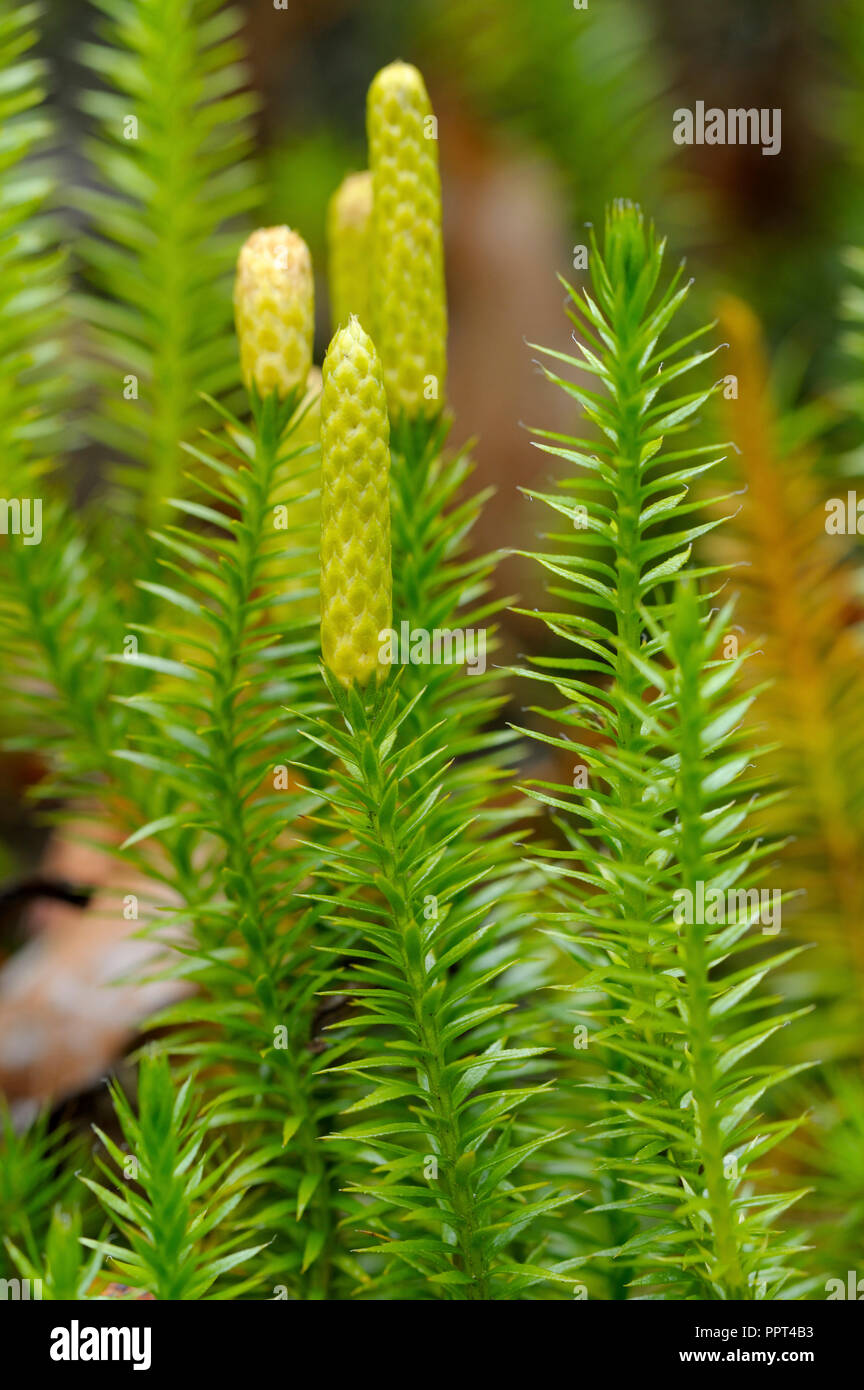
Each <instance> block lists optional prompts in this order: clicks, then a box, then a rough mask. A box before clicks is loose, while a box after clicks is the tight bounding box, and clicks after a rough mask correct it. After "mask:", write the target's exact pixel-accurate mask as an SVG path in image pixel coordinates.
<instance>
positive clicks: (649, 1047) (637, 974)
mask: <svg viewBox="0 0 864 1390" xmlns="http://www.w3.org/2000/svg"><path fill="white" fill-rule="evenodd" d="M662 260H663V246H662V244H659V243H658V242H657V241H656V239H655V237H654V234H653V231H652V230H651V229H650V228H648V227H646V225H645V222H644V220H643V218H642V215H641V213H640V212H639V211H638V209H635V208H632V207H630V206H628V205H624V204H618V205H616V206H614V207H613V208H612V209H611V210H610V213H609V216H608V218H607V224H606V238H605V244H604V247H603V251H602V252H601V250H600V248H599V247H598V246H597V244H596V243H593V244H592V254H591V274H592V282H593V284H592V289H591V291H590V292H589V291H588V290H586V291H584V292H583V293H582V294H578V293H577V292H576V291H575V290H570V295H571V300H572V313H571V317H572V319H573V321H574V324H575V326H576V335H574V336H576V337H577V341H578V344H579V350H580V357H578V358H574V357H570V356H568V355H567V354H563V353H552V354H550V355H551V356H553V357H557V358H558V359H559V360H561V361H564V362H566V363H567V364H568V366H569V367H571V368H572V369H573V370H574V371H584V372H587V373H589V374H590V375H591V376H593V377H594V378H595V380H596V383H597V388H598V389H597V390H589V389H588V388H587V387H584V386H583V385H582V384H581V382H580V383H579V384H576V383H575V382H572V381H570V380H567V379H564V378H561V377H558V376H555V375H553V374H552V373H547V375H549V376H550V379H552V380H553V381H555V382H557V384H558V385H560V386H561V387H562V389H564V390H565V391H567V392H568V394H570V395H572V396H573V397H575V398H576V399H577V400H578V401H579V403H580V404H581V405H582V407H583V411H584V414H585V416H586V417H587V419H588V420H589V421H591V422H592V423H593V424H594V425H596V426H597V427H598V430H599V434H598V436H597V437H591V438H587V437H586V438H581V437H579V438H569V437H564V436H556V435H551V434H548V433H543V432H538V434H540V435H541V439H540V442H539V445H538V447H540V448H542V449H545V450H546V451H547V452H549V453H552V454H555V455H557V456H558V457H559V458H562V459H564V460H565V461H567V462H569V463H573V464H576V465H578V469H579V470H580V471H579V472H578V473H577V475H576V476H574V477H570V478H567V479H565V480H564V482H563V483H562V485H561V491H560V492H558V493H554V494H539V493H532V494H531V495H533V496H535V497H541V498H542V500H543V501H545V502H546V503H547V504H548V505H549V506H551V507H552V508H553V509H554V510H555V511H556V512H558V513H559V514H563V515H564V516H565V517H566V518H567V522H568V529H567V530H566V531H564V532H561V533H558V534H554V535H553V536H551V537H550V538H549V539H550V541H551V542H553V543H554V545H555V549H554V550H552V551H547V552H546V553H543V554H541V555H539V556H538V559H539V560H540V562H541V564H543V566H544V567H545V568H546V569H547V571H549V572H550V573H551V574H552V575H553V576H554V581H553V585H552V587H551V592H552V593H553V595H554V596H555V597H556V598H558V599H559V600H563V603H562V604H561V605H560V606H559V608H558V610H557V611H553V612H551V613H548V614H546V615H544V617H545V621H546V622H547V624H548V626H549V627H550V629H551V630H552V631H553V632H554V633H555V634H556V636H557V637H558V638H559V639H562V640H563V641H564V642H565V643H567V646H568V650H567V654H566V656H565V657H564V658H563V659H562V658H561V657H549V658H540V659H538V660H537V661H536V663H535V666H536V669H535V671H534V676H535V678H536V679H538V680H540V681H541V682H543V683H544V684H546V685H549V686H551V687H552V689H553V690H555V691H557V692H558V693H559V694H560V695H561V696H563V697H564V702H565V703H564V706H563V707H562V708H559V709H554V710H543V711H542V713H543V714H544V715H546V716H547V717H548V718H549V719H550V720H552V721H553V722H554V724H555V726H556V728H555V732H554V733H553V732H550V733H545V732H544V733H541V734H538V735H536V736H537V737H539V738H540V739H541V740H542V741H543V742H546V743H548V744H551V745H552V746H554V747H556V748H558V749H560V750H561V751H562V753H563V754H564V755H565V756H568V757H569V758H570V759H572V768H573V772H574V773H575V772H577V771H579V772H580V774H581V775H580V776H579V777H578V778H577V777H574V778H573V780H572V781H568V782H567V783H566V784H565V785H558V784H555V783H538V784H535V785H534V787H533V794H534V795H536V796H537V797H538V798H539V799H540V800H541V801H543V802H545V803H547V804H548V805H550V806H552V807H553V808H555V809H556V810H557V811H558V812H559V813H562V814H561V826H562V830H563V831H564V833H565V835H566V837H567V839H566V848H563V849H560V850H553V851H551V852H550V853H549V854H548V855H547V856H546V862H547V867H548V872H549V875H550V879H551V883H552V886H553V897H554V900H555V901H556V902H557V904H558V905H559V907H560V908H561V911H560V912H558V913H553V914H552V916H553V920H554V921H555V922H556V924H558V925H560V931H561V934H562V942H563V945H564V948H565V950H566V951H567V952H568V954H570V955H571V956H572V958H573V960H574V961H575V962H576V964H577V971H578V974H577V979H576V981H575V983H574V984H573V985H572V986H571V988H572V989H573V990H574V991H576V993H577V997H579V998H580V999H581V1001H582V1002H581V1008H580V1010H579V1014H580V1016H582V1017H584V1016H585V1015H586V1014H587V1015H588V1016H589V1017H590V1018H592V1019H593V1020H594V1025H593V1026H594V1028H595V1029H596V1033H595V1035H594V1041H593V1043H592V1050H593V1051H594V1055H595V1059H596V1057H597V1056H599V1057H601V1058H603V1059H604V1065H605V1069H606V1083H605V1085H606V1103H605V1107H604V1109H606V1110H607V1112H608V1110H609V1109H610V1108H611V1111H612V1119H611V1122H610V1120H609V1119H608V1117H607V1118H604V1119H601V1120H598V1122H597V1126H596V1138H597V1141H598V1142H600V1143H602V1144H603V1145H604V1150H603V1153H602V1156H601V1158H600V1162H599V1173H600V1175H601V1176H602V1175H603V1174H607V1175H608V1174H610V1173H611V1174H612V1175H613V1176H614V1178H615V1185H614V1187H613V1192H612V1199H611V1200H610V1201H608V1202H606V1203H605V1204H603V1206H602V1208H601V1207H599V1206H598V1208H597V1210H598V1211H599V1210H601V1209H602V1210H604V1211H607V1212H609V1211H610V1210H615V1209H617V1210H619V1211H620V1212H621V1213H623V1214H625V1215H626V1217H627V1225H626V1234H625V1236H624V1237H622V1238H621V1240H622V1243H621V1244H620V1245H619V1247H618V1248H613V1249H612V1250H611V1251H607V1252H606V1255H607V1257H608V1256H611V1258H612V1259H613V1260H619V1261H620V1262H621V1264H622V1266H623V1267H624V1268H625V1269H627V1270H628V1271H629V1275H628V1283H630V1282H632V1279H633V1277H634V1272H635V1276H636V1277H637V1278H638V1279H640V1280H641V1281H642V1282H645V1283H648V1284H659V1285H663V1286H664V1291H665V1293H666V1296H671V1297H707V1298H715V1297H719V1298H729V1297H733V1298H734V1297H755V1296H759V1295H760V1294H764V1292H765V1290H766V1289H770V1290H772V1291H773V1292H772V1296H773V1293H774V1292H776V1291H777V1290H778V1289H779V1288H780V1287H781V1286H782V1285H783V1283H784V1282H785V1281H786V1280H787V1279H788V1272H784V1271H783V1269H782V1256H783V1253H784V1252H783V1249H782V1246H781V1245H780V1244H779V1242H778V1240H777V1238H776V1237H774V1236H772V1235H771V1233H770V1230H769V1224H770V1220H771V1219H772V1217H773V1216H775V1215H776V1214H777V1213H778V1212H779V1211H781V1210H782V1209H783V1207H784V1205H786V1204H788V1203H785V1202H784V1201H781V1200H779V1199H773V1198H770V1199H769V1198H766V1197H764V1196H762V1195H761V1193H760V1195H753V1193H752V1192H750V1191H749V1190H747V1189H745V1188H743V1187H742V1186H741V1182H740V1177H741V1176H743V1174H744V1173H745V1172H748V1170H749V1175H750V1177H754V1176H755V1175H756V1174H758V1169H755V1162H756V1160H757V1159H758V1158H759V1157H760V1156H761V1155H762V1154H764V1152H765V1151H766V1150H767V1149H768V1148H769V1147H771V1145H772V1144H773V1143H775V1142H776V1141H777V1139H778V1137H781V1136H782V1134H783V1133H784V1132H785V1131H784V1129H783V1127H782V1126H778V1125H776V1124H772V1123H770V1122H766V1121H764V1120H759V1119H758V1117H757V1118H756V1119H754V1118H753V1116H752V1111H753V1108H754V1106H755V1105H756V1104H757V1103H758V1101H759V1098H760V1097H761V1096H762V1094H763V1093H764V1091H765V1090H766V1089H767V1088H768V1087H769V1086H770V1085H772V1084H773V1083H774V1082H775V1081H777V1080H778V1079H779V1078H780V1076H781V1075H782V1074H783V1073H782V1071H780V1070H779V1069H777V1068H772V1067H770V1066H766V1065H764V1064H761V1065H760V1064H758V1063H750V1062H749V1054H750V1053H751V1052H752V1051H753V1049H755V1048H756V1047H758V1045H759V1044H760V1043H761V1042H763V1041H764V1040H765V1039H766V1038H767V1037H768V1036H770V1034H771V1033H772V1032H773V1031H774V1029H775V1027H776V1026H779V1023H780V1022H782V1020H769V1021H766V1020H765V1018H764V1016H763V1017H759V1016H758V1014H759V1011H760V1009H761V1010H764V1009H765V1007H766V1004H767V1002H768V1001H765V1000H760V997H759V992H758V991H759V985H760V982H761V979H762V977H763V975H764V973H765V971H766V970H767V969H769V968H771V965H773V964H776V963H777V962H776V961H773V962H766V961H765V960H764V959H761V954H764V952H762V953H760V952H759V948H760V947H762V948H764V945H765V942H764V940H763V938H762V937H761V936H760V935H759V934H757V933H755V932H754V931H753V930H752V929H751V930H748V928H750V927H751V921H752V913H748V912H747V911H745V912H744V913H743V917H742V920H741V921H740V922H739V921H738V920H737V918H736V924H733V925H730V926H727V927H725V928H721V929H718V930H717V931H713V930H707V931H706V929H705V928H704V927H700V926H697V927H694V928H691V929H687V930H682V929H681V928H680V927H679V926H678V924H677V923H676V922H675V920H674V917H673V893H674V891H675V889H676V888H677V887H681V886H684V887H687V888H689V889H690V890H693V888H694V885H695V883H696V881H697V880H699V879H700V878H701V879H702V880H704V882H705V883H706V884H708V885H711V884H714V885H715V886H720V887H723V888H724V890H725V889H726V888H734V887H736V886H737V885H738V884H739V881H741V880H742V879H745V877H746V876H747V874H748V872H749V870H750V868H751V865H753V864H755V862H756V861H757V860H759V859H760V858H761V857H762V856H764V855H765V854H767V853H768V852H769V847H767V846H763V847H762V848H761V849H760V850H759V851H758V852H757V851H756V849H755V848H754V846H753V843H752V840H749V841H748V840H747V838H746V832H745V831H744V830H743V829H742V825H743V821H744V816H745V812H744V809H743V806H742V805H741V804H739V803H740V802H742V801H743V799H744V797H745V796H746V795H747V794H749V793H750V792H751V791H752V790H753V786H752V785H751V784H750V783H749V782H743V781H742V782H739V784H738V785H737V786H736V785H735V779H736V778H739V777H740V776H741V774H742V773H743V771H744V769H745V768H746V767H747V766H748V764H749V762H750V760H751V756H752V752H751V750H750V749H749V748H745V749H743V750H742V749H740V748H739V747H738V743H739V735H738V732H737V729H738V723H739V720H740V718H741V717H742V715H743V713H744V712H745V710H746V708H747V706H748V704H749V698H748V697H747V696H746V695H745V696H743V697H742V696H741V694H740V691H739V692H736V690H735V686H734V678H735V674H736V670H737V665H736V663H735V662H734V661H730V662H725V663H724V662H721V663H712V654H713V652H714V650H715V648H716V647H717V646H718V644H719V641H720V637H721V634H722V632H723V630H724V626H725V625H726V624H728V623H729V621H730V613H729V611H728V610H724V612H723V614H722V615H721V617H719V618H718V619H716V620H715V621H714V622H713V624H712V625H711V626H710V628H708V629H707V630H706V629H705V626H704V620H703V619H702V618H701V617H700V616H699V611H698V606H697V605H696V601H695V598H694V596H693V593H692V591H690V590H689V589H688V588H687V587H686V586H685V587H684V588H679V589H677V590H670V589H669V587H668V581H669V579H670V577H671V576H674V575H675V574H676V573H677V572H678V571H680V570H682V569H683V568H684V566H686V565H687V564H688V560H689V555H690V547H691V544H692V542H693V541H694V540H695V539H696V538H697V537H698V536H699V535H701V534H703V533H704V532H705V531H707V530H708V529H709V528H710V526H712V525H715V524H717V523H716V522H710V521H705V520H702V518H701V517H700V515H699V513H700V511H701V510H702V504H701V503H699V502H696V501H694V500H692V498H691V496H690V493H689V488H690V485H691V483H692V482H693V480H694V479H696V478H697V477H698V476H699V475H700V474H701V473H702V472H703V471H705V469H707V468H709V467H710V466H711V458H710V456H711V455H712V454H716V449H715V448H714V447H713V446H707V447H706V446H701V445H693V444H691V443H687V442H684V443H682V444H678V443H677V442H676V439H675V437H676V436H677V435H679V434H680V433H681V432H682V429H683V428H684V426H685V422H686V421H687V420H688V419H689V417H690V416H692V415H693V414H694V413H695V412H696V411H697V410H698V409H699V407H700V406H701V405H702V404H703V403H704V401H705V400H706V399H707V396H708V395H709V394H710V392H706V391H705V390H696V391H693V392H691V393H690V394H687V395H684V396H680V397H678V398H677V399H671V400H670V399H669V398H668V392H667V391H666V390H665V389H664V388H666V387H668V385H669V384H670V383H671V382H673V381H674V380H676V379H677V378H678V377H679V376H681V375H683V374H684V373H686V372H687V371H689V370H691V369H692V368H694V367H696V366H698V365H699V364H700V363H701V362H702V361H703V360H704V358H705V357H706V356H709V355H710V354H707V353H697V354H695V355H693V354H688V348H689V345H690V344H691V343H692V342H693V340H694V339H695V338H697V337H699V336H700V334H699V333H692V334H689V335H687V336H686V337H683V338H681V339H680V340H679V341H678V342H677V343H676V342H671V343H669V342H667V341H666V334H667V329H668V326H669V324H670V321H671V319H672V317H673V316H674V314H675V311H676V309H677V308H678V307H679V305H680V304H681V302H682V301H683V298H684V296H685V295H686V293H687V289H686V287H684V288H679V287H678V281H679V279H680V270H679V272H678V274H677V275H675V276H674V277H673V280H672V283H671V285H669V286H668V287H666V288H665V289H659V288H658V283H659V277H660V271H661V267H662ZM703 331H704V330H703ZM706 456H708V457H707V461H706ZM574 523H575V526H574ZM699 573H700V571H697V570H694V569H691V570H690V574H691V575H692V576H697V575H698V574H699ZM701 573H706V571H701ZM691 583H692V579H691ZM598 677H599V680H598ZM562 731H563V732H562ZM755 785H756V786H758V784H755ZM750 886H751V884H749V883H748V884H747V887H748V888H749V887H750ZM748 901H749V900H748ZM574 914H577V915H578V921H579V923H580V924H581V925H580V928H579V930H578V931H574V928H573V918H574ZM748 951H750V952H754V953H757V954H759V955H760V959H758V960H756V961H755V962H753V961H750V962H747V961H744V962H743V963H741V964H739V963H738V958H739V957H740V956H742V955H743V954H744V953H745V952H748ZM730 957H731V958H733V959H734V960H735V965H734V966H733V967H731V968H730V967H729V958H730ZM785 958H786V957H785V956H784V955H782V954H781V955H780V956H779V958H778V959H780V960H782V959H785ZM723 961H725V962H726V965H725V967H724V969H723V970H721V969H719V967H720V966H721V962H723ZM592 992H593V995H594V998H595V1000H596V996H597V993H598V992H599V995H600V999H601V1002H600V1003H599V1004H597V1003H596V1002H595V1003H594V1004H593V1005H592V1004H591V995H592ZM754 1014H755V1015H757V1017H756V1021H755V1022H754V1021H753V1017H752V1015H754ZM745 1058H748V1062H747V1063H746V1064H744V1059H745ZM583 1065H584V1063H583ZM786 1130H788V1126H787V1127H786ZM736 1165H737V1166H736ZM730 1173H731V1174H732V1176H730ZM736 1173H737V1174H738V1175H739V1176H738V1177H736V1176H735V1174H736ZM606 1190H607V1193H608V1191H609V1189H608V1187H607V1189H606ZM634 1223H635V1226H634ZM655 1223H657V1224H655ZM649 1227H650V1231H651V1234H650V1235H648V1234H647V1232H648V1230H649ZM575 1263H579V1261H578V1260H577V1261H576V1262H575Z"/></svg>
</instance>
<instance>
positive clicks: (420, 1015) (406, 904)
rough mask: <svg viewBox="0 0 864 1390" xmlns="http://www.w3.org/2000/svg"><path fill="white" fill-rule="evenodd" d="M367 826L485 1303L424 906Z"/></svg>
mask: <svg viewBox="0 0 864 1390" xmlns="http://www.w3.org/2000/svg"><path fill="white" fill-rule="evenodd" d="M372 698H373V699H374V696H373V697H372ZM354 739H355V742H356V745H357V764H356V765H357V767H358V768H359V769H360V776H361V780H362V786H363V790H364V791H365V792H366V794H367V797H368V801H369V804H370V805H371V806H373V807H377V806H380V805H381V804H382V801H383V798H384V794H385V791H386V790H387V788H388V783H389V782H390V778H389V777H388V773H387V771H386V769H385V767H384V764H383V761H382V758H381V751H380V748H379V747H378V744H377V742H376V740H375V738H374V737H372V736H371V734H370V731H369V728H368V725H367V728H366V729H365V730H361V731H359V732H355V733H354ZM364 755H365V756H364ZM369 823H370V828H371V829H372V832H373V836H374V845H375V854H376V858H377V861H378V865H379V868H380V871H381V875H382V878H383V880H384V881H385V883H386V885H387V887H388V888H389V890H390V891H389V892H387V893H386V897H387V900H388V902H390V903H391V904H401V906H396V907H394V909H393V924H394V927H395V929H396V931H397V932H398V938H399V942H398V944H399V964H400V967H401V970H402V974H403V978H404V980H405V983H406V985H407V991H408V998H409V1000H410V1006H411V1012H412V1016H413V1019H414V1026H415V1028H416V1031H417V1036H418V1038H419V1041H420V1045H421V1046H420V1050H421V1053H422V1056H423V1057H424V1059H425V1060H424V1062H423V1064H422V1067H421V1069H420V1078H419V1079H420V1082H421V1084H422V1086H423V1088H424V1090H425V1091H426V1092H428V1095H429V1097H430V1102H431V1103H430V1115H431V1117H432V1123H431V1125H430V1136H429V1137H430V1141H431V1143H432V1145H433V1147H434V1149H435V1152H436V1154H437V1155H438V1156H439V1157H440V1160H441V1161H440V1168H439V1174H438V1177H439V1180H440V1182H441V1184H442V1187H443V1189H444V1192H445V1194H446V1196H447V1199H448V1202H449V1206H450V1210H451V1212H452V1216H453V1225H454V1227H455V1236H456V1244H457V1248H458V1251H459V1257H460V1261H461V1266H462V1270H463V1272H464V1273H465V1274H467V1275H468V1277H469V1279H470V1281H471V1282H470V1284H469V1285H468V1286H467V1287H466V1294H465V1296H466V1298H468V1299H476V1300H484V1299H488V1298H489V1297H490V1293H489V1282H488V1269H487V1267H486V1263H485V1260H484V1258H483V1256H482V1254H481V1252H480V1251H478V1249H477V1240H476V1235H477V1230H478V1220H477V1215H476V1212H475V1203H474V1195H473V1192H472V1189H471V1184H470V1181H469V1179H468V1172H467V1167H466V1155H464V1154H463V1152H462V1150H463V1145H462V1139H461V1130H460V1124H459V1115H458V1110H457V1105H456V1102H455V1098H454V1095H453V1090H452V1085H451V1082H450V1079H449V1077H448V1075H447V1058H446V1054H445V1049H444V1044H443V1043H442V1040H441V1034H440V1028H439V1024H438V1019H437V1017H436V1014H435V1010H434V998H433V997H431V992H432V990H433V989H434V985H433V984H432V983H430V981H429V979H428V975H427V966H426V962H427V949H428V947H427V946H424V945H422V944H421V938H420V932H419V929H418V922H419V921H420V919H421V917H422V903H421V901H420V898H419V895H418V893H417V889H416V887H415V886H414V883H413V882H412V876H411V872H410V869H409V867H408V863H407V856H406V848H405V845H404V844H403V843H402V842H401V840H400V839H399V837H398V835H397V834H396V833H394V831H393V829H392V826H391V824H387V825H385V824H383V823H382V820H381V817H380V816H379V814H378V812H377V811H372V812H371V813H370V815H369Z"/></svg>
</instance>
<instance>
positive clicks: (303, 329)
mask: <svg viewBox="0 0 864 1390" xmlns="http://www.w3.org/2000/svg"><path fill="white" fill-rule="evenodd" d="M314 293H315V291H314V284H313V280H312V261H311V258H310V255H309V248H308V247H307V245H306V243H305V241H303V239H302V237H300V236H298V235H297V233H296V232H292V231H291V230H290V228H288V227H261V228H259V229H258V231H256V232H253V233H252V235H251V236H250V237H249V239H248V240H247V241H246V244H245V245H244V247H243V249H242V250H241V252H240V257H239V259H238V262H237V278H236V281H235V283H234V314H235V319H236V323H237V336H238V338H239V340H240V364H241V367H242V371H243V380H244V382H245V384H246V386H247V388H251V387H252V386H253V385H254V386H255V387H256V388H257V390H258V393H259V394H260V395H261V396H265V395H267V394H268V392H270V391H274V390H275V391H276V392H278V394H279V397H280V398H281V399H284V398H285V397H286V396H287V395H288V394H289V392H291V391H294V390H295V389H296V388H298V387H301V386H305V385H306V378H307V376H308V375H309V368H310V367H311V365H312V337H313V333H314V328H315V308H314Z"/></svg>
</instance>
